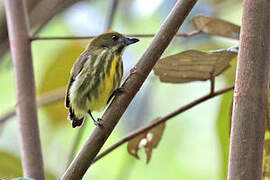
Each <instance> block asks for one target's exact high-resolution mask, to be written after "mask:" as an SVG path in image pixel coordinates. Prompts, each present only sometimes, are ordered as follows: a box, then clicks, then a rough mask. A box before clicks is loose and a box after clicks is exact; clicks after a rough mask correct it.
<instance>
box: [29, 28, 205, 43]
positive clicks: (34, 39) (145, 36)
mask: <svg viewBox="0 0 270 180" xmlns="http://www.w3.org/2000/svg"><path fill="white" fill-rule="evenodd" d="M200 33H201V31H198V30H196V31H192V32H189V33H178V34H176V35H175V37H185V38H186V37H191V36H195V35H197V34H200ZM126 36H130V37H138V38H152V37H154V36H155V34H126ZM94 37H95V36H66V37H61V36H55V37H38V36H37V37H32V38H30V40H31V41H36V40H80V39H86V40H87V39H91V38H94Z"/></svg>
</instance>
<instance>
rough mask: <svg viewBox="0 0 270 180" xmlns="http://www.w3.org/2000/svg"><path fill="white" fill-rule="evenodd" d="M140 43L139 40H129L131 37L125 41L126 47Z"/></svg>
mask: <svg viewBox="0 0 270 180" xmlns="http://www.w3.org/2000/svg"><path fill="white" fill-rule="evenodd" d="M138 41H139V39H137V38H129V37H127V38H126V39H125V44H126V46H128V45H130V44H134V43H136V42H138Z"/></svg>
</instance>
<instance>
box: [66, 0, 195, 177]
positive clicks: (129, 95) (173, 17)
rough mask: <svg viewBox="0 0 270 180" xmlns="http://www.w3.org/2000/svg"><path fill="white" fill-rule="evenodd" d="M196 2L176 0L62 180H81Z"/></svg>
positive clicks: (192, 0)
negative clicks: (123, 90)
mask: <svg viewBox="0 0 270 180" xmlns="http://www.w3.org/2000/svg"><path fill="white" fill-rule="evenodd" d="M196 2H197V1H196V0H185V1H182V0H178V1H177V2H176V4H175V6H174V8H173V9H172V11H171V12H170V14H169V15H168V17H167V18H166V20H165V22H164V24H163V25H162V26H161V29H160V30H159V32H158V33H157V34H156V35H155V37H154V39H153V41H152V42H151V44H150V45H149V47H148V48H147V50H146V51H145V53H144V54H143V56H142V57H141V58H140V60H139V62H138V63H137V65H136V66H135V67H136V71H137V73H136V71H135V72H134V73H132V74H131V75H130V76H129V77H128V78H127V80H126V81H125V83H124V85H123V88H124V89H125V93H122V94H120V95H118V96H116V97H115V99H114V100H113V101H112V103H111V104H110V106H109V107H108V108H107V110H106V111H105V113H104V114H103V116H102V119H103V127H102V128H100V127H96V128H95V129H94V131H93V132H92V134H91V135H90V136H89V138H88V139H87V140H86V142H85V144H84V146H83V147H82V149H81V150H80V152H79V153H78V154H77V156H76V157H75V159H74V160H73V161H72V163H71V165H70V166H69V168H68V169H67V170H66V172H65V173H64V174H63V176H62V177H61V180H78V179H82V178H83V176H84V174H85V173H86V171H87V169H88V168H89V167H90V165H91V163H92V161H93V160H94V158H95V156H96V155H97V153H98V152H99V151H100V149H101V148H102V146H103V144H104V143H105V141H106V140H107V139H108V137H109V135H110V134H111V132H112V131H113V129H114V127H115V126H116V124H117V123H118V121H119V119H120V118H121V116H122V115H123V113H124V112H125V110H126V108H127V107H128V105H129V103H130V102H131V100H132V99H133V97H134V96H135V95H136V93H137V92H138V91H139V89H140V87H141V86H142V84H143V82H144V81H145V79H146V78H147V76H148V75H149V73H150V71H151V70H152V68H153V67H154V65H155V63H156V62H157V61H158V59H159V58H160V56H161V54H162V53H163V52H164V50H165V49H166V48H167V46H168V45H169V43H170V42H171V40H172V39H173V37H174V36H175V34H176V32H177V31H178V29H179V27H180V25H181V24H182V23H183V22H184V20H185V18H186V16H187V15H188V14H189V12H190V11H191V9H192V8H193V6H194V5H195V3H196Z"/></svg>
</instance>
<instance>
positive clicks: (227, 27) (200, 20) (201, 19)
mask: <svg viewBox="0 0 270 180" xmlns="http://www.w3.org/2000/svg"><path fill="white" fill-rule="evenodd" d="M191 22H192V24H193V25H194V27H195V28H196V29H197V30H200V31H202V32H204V33H207V34H213V35H218V36H223V37H228V38H232V39H237V40H238V39H239V34H240V26H238V25H235V24H232V23H230V22H228V21H224V20H222V19H218V18H214V17H209V16H196V17H194V18H193V19H192V20H191Z"/></svg>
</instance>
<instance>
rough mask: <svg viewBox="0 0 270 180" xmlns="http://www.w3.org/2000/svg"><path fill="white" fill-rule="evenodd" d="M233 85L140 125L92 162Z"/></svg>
mask: <svg viewBox="0 0 270 180" xmlns="http://www.w3.org/2000/svg"><path fill="white" fill-rule="evenodd" d="M233 88H234V86H230V87H228V88H224V89H221V90H219V91H216V92H213V93H211V94H208V95H205V96H203V97H201V98H199V99H196V100H195V101H193V102H191V103H188V104H187V105H185V106H182V107H180V108H179V109H177V110H175V111H173V112H171V113H169V114H167V115H166V116H164V117H161V118H157V119H158V120H157V121H152V123H151V124H148V125H146V126H145V127H142V128H140V129H137V130H135V131H133V132H131V133H130V134H129V135H127V136H126V137H124V138H123V139H121V140H120V141H118V142H117V143H115V144H113V145H112V146H110V147H109V148H108V149H106V150H104V151H103V152H102V153H100V154H99V155H98V156H97V157H96V158H95V159H94V161H93V163H95V162H96V161H98V160H99V159H101V158H103V157H104V156H105V155H107V154H108V153H110V152H111V151H113V150H114V149H116V148H117V147H119V146H121V145H122V144H124V143H126V142H128V141H129V140H131V139H133V138H134V137H136V136H137V135H139V134H142V133H144V132H146V131H148V130H150V129H152V128H154V127H156V126H158V125H159V124H161V123H164V122H166V121H167V120H169V119H171V118H173V117H175V116H177V115H179V114H180V113H183V112H185V111H187V110H189V109H191V108H193V107H194V106H196V105H198V104H200V103H202V102H205V101H207V100H209V99H212V98H214V97H216V96H219V95H221V94H224V93H226V92H228V91H231V90H233Z"/></svg>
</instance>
